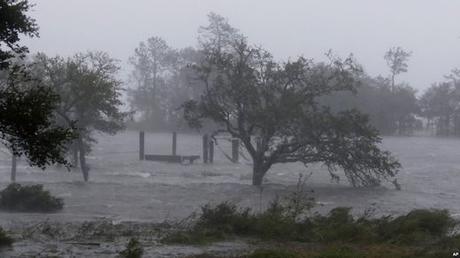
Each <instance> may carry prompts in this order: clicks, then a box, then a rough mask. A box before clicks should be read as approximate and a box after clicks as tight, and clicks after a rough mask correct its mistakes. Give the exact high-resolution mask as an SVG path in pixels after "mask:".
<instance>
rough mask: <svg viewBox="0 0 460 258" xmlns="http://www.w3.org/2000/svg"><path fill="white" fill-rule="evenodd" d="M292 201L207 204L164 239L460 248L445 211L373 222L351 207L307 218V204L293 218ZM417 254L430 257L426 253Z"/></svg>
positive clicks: (343, 251)
mask: <svg viewBox="0 0 460 258" xmlns="http://www.w3.org/2000/svg"><path fill="white" fill-rule="evenodd" d="M289 198H292V196H291V197H289ZM289 198H288V200H286V199H283V200H280V199H276V200H275V201H274V202H272V204H271V205H270V207H269V208H268V209H267V210H266V211H264V212H262V213H253V212H251V210H250V209H239V208H238V207H237V206H236V205H235V204H232V203H229V202H224V203H220V204H218V205H216V206H210V205H205V206H203V207H202V213H201V215H200V217H199V218H198V219H197V220H196V221H195V222H194V223H193V224H192V225H191V227H189V228H188V229H186V230H179V231H174V232H172V233H170V234H168V235H167V236H166V237H165V238H164V239H163V241H165V242H168V243H181V244H207V243H209V242H213V241H219V240H223V239H227V238H234V237H236V236H240V237H253V238H258V239H262V240H275V241H277V242H286V241H300V242H306V243H318V244H324V245H327V246H330V245H331V244H336V243H342V244H352V245H371V246H382V245H395V246H401V248H402V247H404V246H407V247H416V248H415V249H417V250H418V249H420V248H419V247H425V246H427V247H431V246H439V245H441V244H442V245H443V246H445V247H446V248H447V247H448V248H451V249H452V248H457V247H456V245H457V244H459V243H460V240H459V239H460V238H459V237H458V236H456V235H454V236H451V233H452V231H453V229H454V227H455V226H456V225H457V222H456V221H455V220H454V219H453V218H452V217H450V216H449V214H448V213H447V211H444V210H413V211H411V212H409V213H408V214H406V215H403V216H398V217H395V218H393V217H390V216H383V217H380V218H370V217H369V216H368V215H364V216H361V217H358V218H355V217H353V216H352V215H351V214H350V210H351V209H350V208H343V207H339V208H335V209H332V210H331V211H330V212H329V213H328V214H327V215H321V214H315V215H309V212H308V211H309V210H310V208H311V206H310V205H304V206H303V208H302V209H300V210H301V211H300V212H297V213H296V215H295V216H293V215H292V214H293V213H292V208H291V207H292V206H291V205H290V202H291V201H289ZM382 248H383V247H382ZM403 249H404V248H402V249H401V250H400V251H401V252H403V251H404V250H405V249H404V250H403ZM415 249H414V250H415ZM435 250H437V249H435ZM329 251H330V252H329V253H330V254H328V253H324V255H330V256H321V257H340V255H339V254H341V255H343V256H342V257H348V256H346V255H348V253H349V255H350V257H361V256H359V255H358V256H354V255H355V254H354V252H355V250H354V249H349V248H348V249H347V248H345V249H337V250H335V249H334V250H329ZM419 251H420V252H422V253H430V252H428V251H427V250H425V249H421V250H419ZM440 251H443V250H440ZM358 253H359V252H358ZM334 255H338V256H334ZM366 255H367V254H366ZM366 255H364V254H363V256H362V257H367V256H366ZM315 257H316V256H315ZM377 257H378V256H377Z"/></svg>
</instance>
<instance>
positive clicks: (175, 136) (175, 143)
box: [172, 132, 177, 156]
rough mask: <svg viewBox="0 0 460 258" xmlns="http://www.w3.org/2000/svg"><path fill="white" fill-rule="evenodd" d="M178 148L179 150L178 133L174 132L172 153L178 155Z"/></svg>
mask: <svg viewBox="0 0 460 258" xmlns="http://www.w3.org/2000/svg"><path fill="white" fill-rule="evenodd" d="M176 150H177V133H176V132H173V138H172V155H173V156H176Z"/></svg>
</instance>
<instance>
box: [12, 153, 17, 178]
mask: <svg viewBox="0 0 460 258" xmlns="http://www.w3.org/2000/svg"><path fill="white" fill-rule="evenodd" d="M16 167H17V163H16V155H14V154H13V156H12V157H11V182H13V183H14V182H16Z"/></svg>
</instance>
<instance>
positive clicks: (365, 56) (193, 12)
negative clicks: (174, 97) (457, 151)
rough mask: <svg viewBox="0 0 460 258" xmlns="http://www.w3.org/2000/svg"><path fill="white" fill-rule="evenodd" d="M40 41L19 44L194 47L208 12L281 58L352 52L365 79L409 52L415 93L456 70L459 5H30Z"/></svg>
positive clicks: (126, 49) (145, 0) (260, 1)
mask: <svg viewBox="0 0 460 258" xmlns="http://www.w3.org/2000/svg"><path fill="white" fill-rule="evenodd" d="M31 2H33V3H35V4H36V6H35V7H34V11H33V12H32V13H31V16H33V17H35V18H36V20H37V23H38V24H39V26H40V38H38V39H24V44H25V45H27V46H28V47H29V48H30V50H31V52H36V51H43V52H45V53H47V54H48V55H56V54H60V55H71V54H73V53H76V52H78V51H85V50H104V51H107V52H109V54H111V55H112V56H113V57H115V58H118V59H120V60H122V62H123V66H124V67H123V70H124V71H125V74H127V73H128V71H129V70H130V69H131V67H129V65H128V62H127V60H128V58H129V56H131V55H132V53H133V50H134V48H135V47H136V46H137V45H138V44H139V42H140V41H143V40H146V39H147V38H148V37H151V36H160V37H162V38H164V39H165V40H166V41H167V42H168V43H169V44H170V45H171V46H173V47H175V48H182V47H186V46H195V45H196V35H197V29H198V27H199V26H200V25H203V24H206V21H207V17H206V14H207V13H209V12H211V11H212V12H216V13H218V14H220V15H222V16H225V17H228V18H229V21H230V24H232V25H233V26H234V27H236V28H239V29H240V30H241V31H242V32H243V34H245V35H247V36H248V38H249V40H250V42H252V43H256V44H260V45H262V46H263V47H265V48H267V49H268V50H269V51H271V52H272V53H274V55H275V57H277V58H279V59H283V60H285V59H286V58H288V57H295V56H297V55H299V54H304V55H305V56H307V57H313V58H315V59H317V60H321V59H323V58H324V53H325V52H326V51H327V50H329V49H333V50H334V51H335V52H336V53H337V54H339V55H342V56H345V55H347V54H348V53H354V55H355V56H356V58H357V59H358V61H359V62H360V63H362V64H363V65H364V67H365V68H366V70H367V72H368V73H370V74H371V75H378V74H380V73H384V72H385V71H387V66H386V64H385V61H384V59H383V55H384V53H385V51H386V50H388V49H389V48H390V47H393V46H401V47H403V48H404V49H407V50H410V51H412V52H413V55H412V57H411V59H410V62H409V72H408V73H406V74H402V75H401V77H400V80H403V81H406V82H408V83H410V84H411V86H412V87H414V88H416V89H418V90H419V93H420V91H422V90H424V89H426V88H428V87H429V86H430V85H431V83H433V82H437V81H440V80H443V76H444V75H445V74H446V73H447V72H448V71H450V70H451V69H452V68H455V67H460V58H459V56H460V16H459V15H458V14H459V11H460V1H457V0H437V1H433V0H404V1H397V0H389V1H388V0H386V1H369V0H348V1H340V0H326V1H319V0H317V1H314V0H285V1H273V0H251V1H248V0H193V1H192V0H167V1H166V0H163V1H160V0H133V1H122V0H96V1H94V0H33V1H31Z"/></svg>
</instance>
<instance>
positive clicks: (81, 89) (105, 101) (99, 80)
mask: <svg viewBox="0 0 460 258" xmlns="http://www.w3.org/2000/svg"><path fill="white" fill-rule="evenodd" d="M34 63H35V71H34V72H35V74H36V75H37V76H40V77H41V80H42V81H43V83H45V84H46V85H47V86H48V87H50V88H52V89H53V90H55V91H56V92H57V93H58V94H59V96H60V102H59V105H58V107H57V108H56V109H55V112H56V114H57V116H58V117H59V119H60V121H61V124H63V125H65V126H71V125H74V126H75V128H76V132H77V133H78V135H79V136H78V138H77V139H76V140H75V142H74V143H73V147H74V154H75V155H76V153H77V152H78V155H76V157H77V158H79V161H80V162H79V163H80V167H81V169H82V172H83V176H84V179H85V181H87V180H88V178H89V174H88V173H89V166H88V165H87V164H86V160H85V154H86V153H88V152H89V151H90V147H91V144H92V143H93V142H95V141H96V140H95V139H94V138H93V136H92V132H93V131H99V132H103V133H108V134H114V133H116V132H117V131H119V130H121V129H122V128H123V126H124V124H123V122H124V118H125V115H126V114H125V113H123V112H121V111H120V109H119V108H120V106H121V105H122V102H121V100H120V98H121V82H120V81H119V80H118V79H117V78H116V74H117V72H118V70H119V67H118V65H117V61H116V60H114V59H112V58H111V57H110V56H109V55H108V54H106V53H103V52H88V53H85V54H76V55H75V56H73V57H71V58H68V59H64V58H62V57H59V56H57V57H54V58H49V57H47V56H46V55H44V54H38V55H37V56H36V57H35V59H34ZM74 163H77V162H74Z"/></svg>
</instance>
